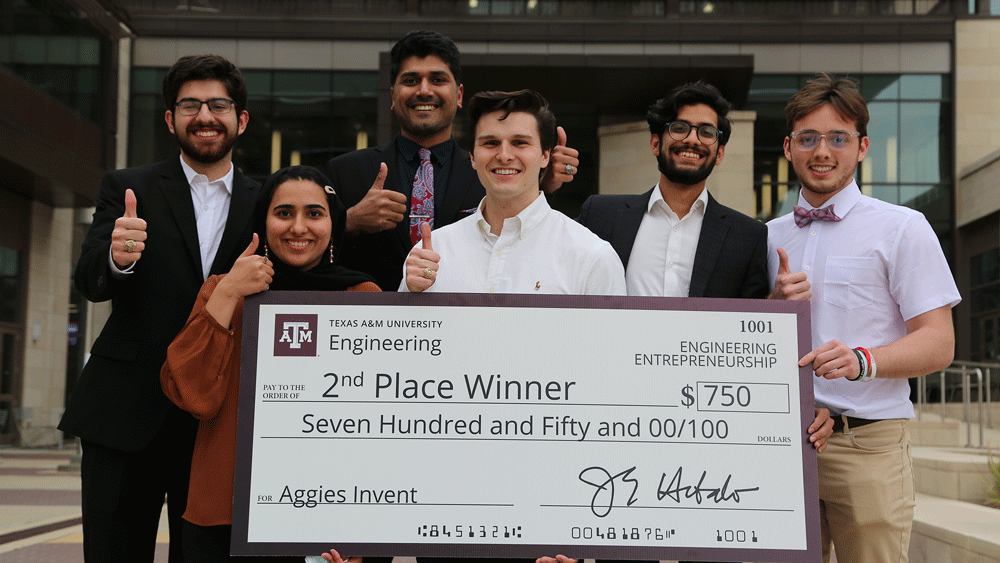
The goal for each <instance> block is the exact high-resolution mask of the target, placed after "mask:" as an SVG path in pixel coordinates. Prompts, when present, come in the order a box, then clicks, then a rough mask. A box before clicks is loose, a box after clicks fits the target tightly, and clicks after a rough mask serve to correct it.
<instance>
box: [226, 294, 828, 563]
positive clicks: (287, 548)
mask: <svg viewBox="0 0 1000 563" xmlns="http://www.w3.org/2000/svg"><path fill="white" fill-rule="evenodd" d="M263 305H351V306H367V307H380V306H413V307H440V306H444V307H506V308H562V309H641V310H674V311H725V312H748V313H754V312H763V313H785V314H795V315H796V321H797V332H798V350H799V352H798V355H799V357H801V356H804V355H805V354H806V353H808V352H809V351H810V350H811V348H812V345H811V329H810V326H811V325H810V323H811V320H810V312H809V304H808V302H799V301H777V300H753V299H707V298H675V297H620V296H603V295H602V296H578V295H531V294H466V293H450V294H449V293H439V294H409V293H360V292H304V291H281V292H264V293H261V294H258V295H255V296H252V297H248V298H247V299H246V300H245V302H244V316H243V319H244V320H243V344H242V346H243V347H242V358H241V374H240V397H239V414H238V425H237V441H236V477H235V487H234V499H233V525H232V543H231V551H232V554H233V555H261V556H264V555H289V554H297V555H300V554H311V555H315V554H319V553H322V552H325V551H327V550H329V549H330V548H331V547H333V548H336V549H338V550H339V551H341V552H342V553H348V554H352V555H371V556H384V555H394V556H446V557H527V558H531V559H534V558H536V557H539V556H541V555H555V554H556V553H564V554H567V555H570V556H573V557H580V558H599V559H688V560H734V559H735V560H740V561H751V560H753V561H773V562H776V563H779V562H801V561H820V559H821V551H820V526H819V494H818V487H819V483H818V479H819V478H818V473H817V465H816V462H817V460H816V450H815V448H813V447H812V444H811V443H810V442H809V441H808V438H807V437H806V435H805V431H804V429H803V433H802V437H803V444H802V468H803V491H804V493H805V494H804V498H803V514H804V515H805V517H806V522H805V526H804V527H805V530H806V549H804V550H785V549H746V548H739V547H733V548H694V547H677V546H664V547H649V546H594V545H524V544H521V545H509V546H503V545H498V544H495V543H493V544H447V543H439V544H425V543H420V544H416V543H377V544H372V543H349V544H343V543H341V544H338V545H332V544H320V543H311V542H287V543H280V544H279V543H267V542H250V541H248V540H247V536H248V530H249V513H250V499H251V494H250V486H251V478H250V477H251V474H252V471H253V439H254V421H255V408H256V401H255V390H256V388H257V385H256V382H257V362H256V359H257V352H258V349H257V343H258V337H257V336H258V333H259V330H260V327H259V321H260V307H261V306H263ZM813 377H814V376H813V372H812V369H811V368H810V367H808V366H806V367H803V368H799V387H800V391H801V392H800V397H799V408H800V411H801V419H802V420H803V421H812V420H813V418H814V416H815V415H814V399H813ZM335 525H336V523H335V522H331V526H335Z"/></svg>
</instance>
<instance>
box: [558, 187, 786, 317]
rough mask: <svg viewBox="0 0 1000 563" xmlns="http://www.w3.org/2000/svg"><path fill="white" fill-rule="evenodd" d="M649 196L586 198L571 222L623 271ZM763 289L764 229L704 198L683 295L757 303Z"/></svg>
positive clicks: (766, 287)
mask: <svg viewBox="0 0 1000 563" xmlns="http://www.w3.org/2000/svg"><path fill="white" fill-rule="evenodd" d="M653 189H656V188H655V187H654V188H653ZM652 193H653V190H649V191H648V192H646V193H644V194H641V195H595V196H591V197H589V198H587V201H585V202H584V203H583V209H581V210H580V216H579V217H577V221H579V222H580V223H581V224H583V225H584V226H586V227H587V228H589V229H590V230H591V231H593V232H594V233H595V234H596V235H597V236H599V237H601V238H602V239H604V240H606V241H608V242H610V243H611V246H612V247H614V249H615V251H616V252H618V256H619V257H620V258H621V259H622V264H624V265H625V269H626V270H628V259H629V256H630V255H631V254H632V245H633V244H634V243H635V236H636V234H637V233H638V232H639V223H641V222H642V217H643V215H644V214H645V213H646V207H647V206H648V204H649V198H650V196H651V195H652ZM769 285H770V284H769V282H768V276H767V225H765V224H763V223H761V222H760V221H757V220H755V219H751V218H750V217H747V216H746V215H743V214H742V213H740V212H738V211H735V210H733V209H730V208H728V207H726V206H724V205H722V204H720V203H719V202H717V201H715V198H713V197H712V194H708V205H707V206H706V207H705V219H704V221H703V223H702V226H701V234H700V235H699V238H698V249H697V250H696V251H695V256H694V268H693V271H692V272H691V288H690V290H689V292H688V297H739V298H751V299H757V298H763V297H767V295H768V294H769V293H770V288H769Z"/></svg>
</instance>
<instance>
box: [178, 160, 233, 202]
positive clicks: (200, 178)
mask: <svg viewBox="0 0 1000 563" xmlns="http://www.w3.org/2000/svg"><path fill="white" fill-rule="evenodd" d="M178 158H180V159H181V168H182V169H184V176H185V177H186V178H187V181H188V185H189V186H191V187H194V186H196V185H202V186H207V185H209V184H216V185H218V183H219V182H222V186H223V187H224V188H226V191H227V192H228V193H229V194H230V195H232V193H233V174H234V172H233V171H234V170H236V167H235V166H233V165H232V163H230V164H229V172H226V174H225V175H224V176H222V177H221V178H219V179H218V180H215V181H213V182H209V181H208V176H205V175H204V174H199V173H198V172H196V171H195V169H194V168H191V167H190V166H188V163H186V162H184V157H183V156H181V157H178Z"/></svg>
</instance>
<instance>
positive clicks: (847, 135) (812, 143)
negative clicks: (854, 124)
mask: <svg viewBox="0 0 1000 563" xmlns="http://www.w3.org/2000/svg"><path fill="white" fill-rule="evenodd" d="M855 135H859V136H860V135H861V133H858V132H857V131H827V133H826V134H823V133H820V132H819V131H812V130H806V131H792V134H791V135H789V137H791V138H792V146H793V147H795V148H797V149H799V150H800V151H811V150H813V149H815V148H816V147H818V146H819V140H820V139H826V146H828V147H830V148H831V149H833V150H836V151H842V150H844V149H846V148H847V147H849V146H850V145H851V139H852V138H853V137H854V136H855Z"/></svg>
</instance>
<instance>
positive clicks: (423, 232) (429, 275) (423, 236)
mask: <svg viewBox="0 0 1000 563" xmlns="http://www.w3.org/2000/svg"><path fill="white" fill-rule="evenodd" d="M440 262H441V255H440V254H438V253H437V252H434V249H433V248H431V226H430V225H429V224H427V223H421V224H420V246H414V247H413V248H412V249H411V250H410V254H408V255H407V256H406V280H405V281H406V289H408V290H410V291H412V292H414V293H416V292H420V291H425V290H426V289H427V288H429V287H430V286H432V285H434V280H436V279H437V273H438V267H439V266H440Z"/></svg>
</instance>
